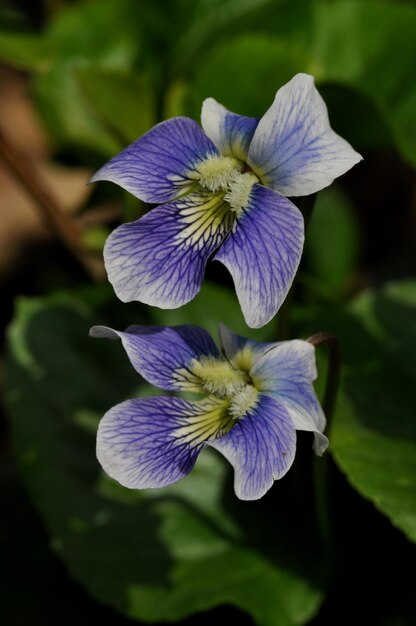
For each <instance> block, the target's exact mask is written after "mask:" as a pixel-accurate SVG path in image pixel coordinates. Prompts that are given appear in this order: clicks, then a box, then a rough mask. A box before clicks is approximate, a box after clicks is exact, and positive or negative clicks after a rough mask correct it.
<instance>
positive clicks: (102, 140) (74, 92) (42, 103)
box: [32, 64, 121, 158]
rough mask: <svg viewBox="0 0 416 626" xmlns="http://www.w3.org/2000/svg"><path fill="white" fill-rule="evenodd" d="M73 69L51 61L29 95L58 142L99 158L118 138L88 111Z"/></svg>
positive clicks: (111, 150) (110, 150)
mask: <svg viewBox="0 0 416 626" xmlns="http://www.w3.org/2000/svg"><path fill="white" fill-rule="evenodd" d="M74 69H75V68H74V65H72V64H61V65H55V66H54V67H52V68H50V69H49V71H48V72H47V73H44V74H41V75H39V76H38V77H37V78H36V80H35V81H34V84H33V87H32V89H33V95H34V98H35V102H36V104H37V107H38V110H39V112H40V114H41V117H42V120H43V122H44V125H45V126H46V129H47V130H48V132H49V134H50V135H51V137H52V138H53V140H54V142H55V143H57V144H58V145H60V146H64V147H71V148H74V147H75V146H76V147H77V148H79V147H81V148H84V149H88V150H91V151H93V152H94V153H95V154H99V155H100V156H101V158H105V157H110V156H113V155H114V154H115V153H117V152H119V150H120V148H121V146H120V142H119V140H118V138H116V137H114V136H113V135H112V134H111V133H110V132H109V131H108V130H107V129H106V128H104V127H103V125H102V124H101V123H100V120H99V119H98V118H97V117H96V116H95V115H94V114H93V113H92V112H91V111H90V109H89V107H88V105H87V104H86V102H85V99H84V96H83V94H82V93H81V90H80V88H79V86H78V85H77V83H76V81H75V79H74V74H75V72H74Z"/></svg>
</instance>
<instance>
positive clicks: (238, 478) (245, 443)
mask: <svg viewBox="0 0 416 626" xmlns="http://www.w3.org/2000/svg"><path fill="white" fill-rule="evenodd" d="M220 334H221V340H222V344H223V346H224V351H225V355H226V356H225V357H224V356H223V355H222V354H221V353H220V352H219V350H218V348H217V347H216V345H215V343H214V342H213V340H212V339H211V337H210V335H209V334H208V333H207V332H206V331H205V330H203V329H202V328H199V327H198V326H190V325H189V326H176V327H156V326H153V327H146V326H131V327H130V328H128V329H127V330H126V331H125V332H119V331H116V330H112V329H111V328H107V327H105V326H94V327H93V328H92V329H91V335H92V336H93V337H108V338H110V339H117V338H120V339H121V341H122V343H123V346H124V348H125V350H126V352H127V355H128V357H129V359H130V361H131V363H132V365H133V367H134V368H135V369H136V370H137V372H139V374H141V375H142V376H143V378H145V379H146V380H147V381H149V382H150V383H152V384H154V385H156V386H158V387H160V388H162V389H166V390H169V391H178V390H183V391H191V392H195V393H198V394H204V396H205V397H203V398H202V399H199V400H196V401H193V402H190V401H187V400H183V399H182V398H177V397H173V396H170V397H168V396H164V397H155V398H135V399H132V400H126V401H125V402H122V403H121V404H118V405H117V406H115V407H113V408H112V409H110V410H109V411H108V412H107V413H106V414H105V415H104V417H103V419H102V420H101V422H100V425H99V428H98V435H97V457H98V460H99V461H100V463H101V465H102V467H103V468H104V470H105V471H106V472H107V474H109V475H110V476H111V477H112V478H114V479H116V480H117V481H119V482H120V483H121V484H122V485H124V486H125V487H129V488H131V489H147V488H155V487H164V486H166V485H169V484H171V483H174V482H176V481H177V480H180V479H181V478H183V477H184V476H186V475H187V474H188V473H189V472H190V471H191V469H192V468H193V466H194V464H195V461H196V459H197V456H198V454H199V453H200V452H201V450H202V449H203V448H205V447H207V446H211V447H212V448H215V449H216V450H218V451H219V452H221V453H222V454H223V455H224V456H225V458H226V459H228V461H229V462H230V463H231V465H232V466H233V467H234V471H235V484H234V487H235V492H236V494H237V496H238V497H239V498H241V499H243V500H256V499H258V498H261V497H262V496H263V495H264V494H265V493H266V492H267V491H268V489H270V487H271V486H272V485H273V482H274V481H275V480H277V479H279V478H281V477H282V476H283V475H284V474H285V473H286V472H287V471H288V469H289V468H290V466H291V465H292V462H293V459H294V456H295V449H296V430H307V431H312V432H313V433H314V435H315V443H314V448H315V451H316V453H317V454H322V453H323V452H324V450H325V449H326V447H327V445H328V440H327V438H326V437H325V435H323V434H322V432H323V430H324V428H325V417H324V415H323V412H322V409H321V407H320V405H319V402H318V400H317V398H316V395H315V392H314V389H313V385H312V381H313V380H315V378H316V375H317V373H316V365H315V352H314V347H313V346H312V345H311V344H310V343H308V342H307V341H302V340H293V341H283V342H281V343H257V342H255V341H252V340H249V339H244V338H243V337H240V336H238V335H236V334H234V333H232V332H231V331H230V330H228V329H227V328H225V327H222V328H221V330H220Z"/></svg>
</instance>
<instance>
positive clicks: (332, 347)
mask: <svg viewBox="0 0 416 626" xmlns="http://www.w3.org/2000/svg"><path fill="white" fill-rule="evenodd" d="M307 341H309V343H311V344H312V345H313V346H321V345H325V346H327V348H328V357H329V362H328V373H327V379H326V386H325V393H324V399H323V402H322V408H323V410H324V413H325V416H326V419H327V422H328V430H329V425H330V423H331V421H332V416H333V412H334V408H335V400H336V398H337V393H338V387H339V382H340V379H341V348H340V345H339V341H338V339H337V338H336V337H335V335H331V333H326V332H320V333H316V334H315V335H312V336H311V337H309V338H308V339H307Z"/></svg>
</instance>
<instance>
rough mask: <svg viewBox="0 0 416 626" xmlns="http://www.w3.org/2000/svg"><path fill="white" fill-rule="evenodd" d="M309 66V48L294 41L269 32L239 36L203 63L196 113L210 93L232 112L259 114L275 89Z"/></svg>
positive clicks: (196, 82) (196, 91)
mask: <svg viewBox="0 0 416 626" xmlns="http://www.w3.org/2000/svg"><path fill="white" fill-rule="evenodd" d="M307 66H308V55H307V51H306V49H304V48H300V47H299V46H298V45H297V44H296V43H294V42H291V41H287V40H282V39H278V38H273V37H270V36H266V35H246V36H241V37H236V38H235V39H233V40H231V41H229V42H227V43H224V44H223V45H221V46H218V48H214V49H213V50H212V52H211V54H210V55H209V56H207V58H206V59H205V60H204V61H203V62H202V63H200V65H199V67H198V70H197V73H196V75H195V78H194V84H193V88H194V99H193V102H192V106H193V109H192V112H193V115H194V116H196V117H198V115H199V111H200V108H201V102H202V100H204V98H207V97H209V96H211V97H213V98H216V99H217V100H219V101H220V102H221V103H223V104H224V105H225V106H226V107H227V108H229V109H231V110H233V111H238V112H239V113H240V114H244V115H252V116H254V117H259V116H260V115H262V114H263V112H265V111H266V110H267V109H268V108H269V106H270V104H271V103H272V101H273V98H274V96H275V93H276V90H277V89H278V88H279V87H280V86H281V85H282V84H283V83H285V82H287V81H288V80H290V79H291V78H292V77H293V75H294V74H296V73H297V72H300V71H306V69H307ZM271 77H272V78H271Z"/></svg>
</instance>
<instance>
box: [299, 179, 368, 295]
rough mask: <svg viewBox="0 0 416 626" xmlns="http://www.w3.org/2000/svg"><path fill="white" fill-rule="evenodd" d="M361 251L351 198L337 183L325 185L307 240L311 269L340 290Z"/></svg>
mask: <svg viewBox="0 0 416 626" xmlns="http://www.w3.org/2000/svg"><path fill="white" fill-rule="evenodd" d="M358 252H359V228H358V224H357V222H356V219H355V216H354V213H353V210H352V207H351V205H350V203H349V202H348V199H347V198H346V197H345V195H344V194H343V193H342V192H341V191H340V190H339V189H337V188H336V187H331V188H330V189H324V190H323V191H321V192H320V193H319V194H318V195H317V199H316V204H315V207H314V210H313V213H312V218H311V221H310V224H309V226H308V231H307V237H306V243H305V255H306V258H307V260H308V265H309V268H310V271H311V273H312V274H313V275H314V276H315V277H316V278H319V279H320V280H321V281H322V283H323V284H324V285H325V286H327V287H330V288H331V291H332V292H333V293H335V294H341V293H343V292H344V291H345V288H346V287H347V281H348V278H350V277H351V273H352V271H353V270H354V268H355V264H356V262H357V256H358Z"/></svg>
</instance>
